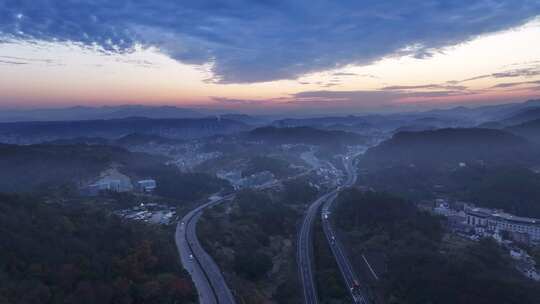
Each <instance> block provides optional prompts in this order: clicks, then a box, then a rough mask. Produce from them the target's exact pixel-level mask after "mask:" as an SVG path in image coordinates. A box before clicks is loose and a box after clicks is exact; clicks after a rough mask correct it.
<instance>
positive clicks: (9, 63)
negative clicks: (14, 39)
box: [0, 59, 28, 65]
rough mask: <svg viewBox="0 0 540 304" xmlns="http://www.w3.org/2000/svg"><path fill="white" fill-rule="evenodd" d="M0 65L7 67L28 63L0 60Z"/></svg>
mask: <svg viewBox="0 0 540 304" xmlns="http://www.w3.org/2000/svg"><path fill="white" fill-rule="evenodd" d="M0 64H7V65H25V64H28V63H27V62H20V61H10V60H2V59H0Z"/></svg>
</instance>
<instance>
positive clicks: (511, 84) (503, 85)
mask: <svg viewBox="0 0 540 304" xmlns="http://www.w3.org/2000/svg"><path fill="white" fill-rule="evenodd" d="M524 85H540V80H535V81H521V82H503V83H499V84H496V85H494V86H493V87H492V88H512V87H517V86H524Z"/></svg>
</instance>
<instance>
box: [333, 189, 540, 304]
mask: <svg viewBox="0 0 540 304" xmlns="http://www.w3.org/2000/svg"><path fill="white" fill-rule="evenodd" d="M332 218H333V219H334V221H335V223H336V225H337V226H338V228H339V229H340V231H341V235H343V236H344V239H345V242H346V245H348V246H347V248H351V252H350V256H351V257H352V263H353V265H354V266H355V267H356V270H357V272H359V273H360V274H362V273H363V272H361V271H360V270H362V269H364V268H365V263H364V261H363V258H362V257H363V255H364V254H365V255H366V256H370V257H372V258H375V261H378V260H382V261H381V262H382V263H381V262H379V263H380V264H383V266H384V267H377V265H378V264H379V263H372V265H373V266H374V267H375V268H376V269H377V268H379V270H378V271H379V273H381V272H383V273H384V274H383V275H380V277H379V278H380V279H379V280H371V281H369V282H370V284H369V283H368V284H369V285H370V286H371V287H372V290H374V291H376V292H377V293H379V294H380V296H381V297H382V298H384V301H381V302H382V303H440V304H454V303H531V304H532V303H537V300H538V298H539V296H540V292H539V289H538V288H539V287H540V285H539V284H538V283H537V282H534V281H532V280H528V279H526V278H524V277H523V276H522V275H521V274H520V273H518V272H517V271H516V269H515V268H514V267H513V266H512V264H511V263H512V262H511V259H510V257H509V255H508V253H507V252H506V251H505V250H503V249H502V248H501V247H499V245H497V244H496V243H495V242H493V241H490V240H488V239H485V240H481V241H479V242H472V241H464V240H463V239H460V241H452V240H451V239H449V238H445V237H444V230H443V226H442V223H441V222H440V219H439V218H437V217H435V216H432V215H430V214H428V213H423V212H420V211H418V210H417V209H416V208H415V207H414V205H413V204H412V203H410V202H408V201H404V200H402V199H399V198H396V197H393V196H390V195H388V194H384V193H377V192H359V191H357V190H349V191H345V192H342V193H341V194H340V195H339V197H338V200H337V204H336V209H335V211H334V212H333V213H332ZM370 267H371V266H370ZM366 271H367V270H366Z"/></svg>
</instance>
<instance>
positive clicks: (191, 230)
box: [175, 170, 311, 304]
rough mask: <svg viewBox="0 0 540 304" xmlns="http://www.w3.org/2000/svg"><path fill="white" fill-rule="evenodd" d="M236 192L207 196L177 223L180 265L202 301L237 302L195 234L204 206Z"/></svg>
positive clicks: (204, 303)
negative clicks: (205, 200)
mask: <svg viewBox="0 0 540 304" xmlns="http://www.w3.org/2000/svg"><path fill="white" fill-rule="evenodd" d="M310 172H311V170H310V171H306V172H303V173H300V174H298V175H296V176H292V177H289V178H286V179H284V180H282V181H287V180H291V179H295V178H298V177H301V176H304V175H306V174H309V173H310ZM282 181H273V182H269V183H267V184H264V185H261V186H258V187H255V188H254V189H256V190H266V189H270V188H273V187H276V186H278V185H279V184H280V183H281V182H282ZM234 196H235V193H232V194H229V195H226V196H224V197H222V198H219V199H214V200H212V199H210V201H209V202H207V203H205V204H203V205H201V206H199V207H197V208H195V209H193V210H192V211H190V212H189V213H188V214H186V215H185V216H184V217H183V218H182V220H180V221H179V222H178V224H177V226H176V233H175V242H176V247H177V249H178V252H179V253H180V260H181V262H182V266H183V267H184V268H185V269H186V271H187V272H188V273H189V274H190V275H191V278H192V280H193V282H194V284H195V287H196V289H197V293H198V294H199V303H201V304H233V303H236V302H235V300H234V296H233V294H232V292H231V290H230V289H229V287H228V286H227V283H226V282H225V278H224V277H223V274H222V273H221V271H220V270H219V267H218V266H217V264H216V262H214V260H213V259H212V257H211V256H210V255H209V254H208V253H207V252H206V251H205V250H204V249H203V248H202V245H201V244H200V242H199V239H198V238H197V222H198V221H199V218H200V217H201V215H202V213H203V211H204V209H206V208H211V207H213V206H216V205H219V204H221V203H223V202H225V201H227V200H230V199H232V198H234Z"/></svg>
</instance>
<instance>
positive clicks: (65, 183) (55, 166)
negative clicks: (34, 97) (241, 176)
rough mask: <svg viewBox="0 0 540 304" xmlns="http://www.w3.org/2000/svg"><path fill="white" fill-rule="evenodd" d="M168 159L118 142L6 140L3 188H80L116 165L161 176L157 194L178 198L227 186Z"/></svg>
mask: <svg viewBox="0 0 540 304" xmlns="http://www.w3.org/2000/svg"><path fill="white" fill-rule="evenodd" d="M164 161H165V159H164V158H161V157H157V156H150V155H147V154H143V153H132V152H129V151H127V150H125V149H123V148H120V147H112V146H100V145H91V146H89V145H29V146H17V145H3V144H0V168H2V170H0V192H33V191H40V190H51V189H57V188H59V187H61V188H63V189H70V190H72V191H77V189H78V188H80V187H81V186H84V185H86V184H88V183H90V182H93V181H95V180H96V179H97V178H98V177H99V175H100V173H101V172H103V171H104V170H107V169H110V168H111V167H113V166H114V167H115V168H117V170H118V171H119V172H121V173H122V174H125V175H126V176H128V177H130V178H132V179H144V178H154V179H156V181H157V182H158V188H157V190H156V191H157V194H159V195H162V196H165V197H169V198H172V199H177V200H193V199H198V198H200V197H201V196H202V195H205V194H207V193H213V192H216V191H219V190H220V189H221V188H222V187H226V184H225V183H224V182H223V181H221V180H218V179H216V178H215V177H211V176H208V175H205V174H194V173H180V172H179V171H178V170H177V169H176V168H174V167H169V166H166V165H164V164H163V163H164Z"/></svg>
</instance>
